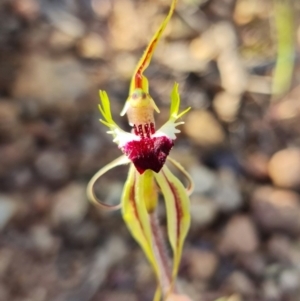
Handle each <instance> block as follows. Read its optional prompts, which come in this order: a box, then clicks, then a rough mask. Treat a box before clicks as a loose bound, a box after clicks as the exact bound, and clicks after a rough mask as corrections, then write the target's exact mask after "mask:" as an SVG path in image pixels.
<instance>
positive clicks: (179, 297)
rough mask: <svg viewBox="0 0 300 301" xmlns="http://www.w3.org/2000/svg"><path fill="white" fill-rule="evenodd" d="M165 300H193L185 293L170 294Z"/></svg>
mask: <svg viewBox="0 0 300 301" xmlns="http://www.w3.org/2000/svg"><path fill="white" fill-rule="evenodd" d="M166 301H193V300H192V299H190V298H189V297H188V296H185V295H178V294H171V295H170V296H168V298H167V299H166Z"/></svg>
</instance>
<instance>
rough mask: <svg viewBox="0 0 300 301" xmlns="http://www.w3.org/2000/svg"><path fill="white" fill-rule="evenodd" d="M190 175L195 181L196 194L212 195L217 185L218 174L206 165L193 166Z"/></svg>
mask: <svg viewBox="0 0 300 301" xmlns="http://www.w3.org/2000/svg"><path fill="white" fill-rule="evenodd" d="M188 172H189V174H190V175H191V177H192V179H193V180H194V184H195V188H194V193H195V194H197V193H198V194H201V195H203V194H205V195H209V194H211V193H212V192H213V191H214V190H215V188H216V185H217V182H218V178H217V176H216V174H215V173H214V172H213V171H212V170H210V169H209V168H207V167H206V166H204V165H200V166H199V165H196V164H195V165H193V166H192V167H191V168H190V169H189V170H188Z"/></svg>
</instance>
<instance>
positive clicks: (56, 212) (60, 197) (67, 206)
mask: <svg viewBox="0 0 300 301" xmlns="http://www.w3.org/2000/svg"><path fill="white" fill-rule="evenodd" d="M85 191H86V187H85V184H81V183H72V184H70V185H68V186H66V187H64V188H63V189H61V190H60V191H58V192H57V193H56V194H55V195H54V196H53V203H54V205H53V208H52V220H53V222H54V224H56V225H60V224H64V223H67V224H72V223H79V222H81V221H82V220H83V219H84V217H85V215H86V213H87V210H88V206H89V203H88V201H87V199H86V193H85Z"/></svg>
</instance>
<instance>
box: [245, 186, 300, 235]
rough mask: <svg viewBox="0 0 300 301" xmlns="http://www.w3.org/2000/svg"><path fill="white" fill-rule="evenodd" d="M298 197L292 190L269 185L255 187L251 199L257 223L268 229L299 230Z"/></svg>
mask: <svg viewBox="0 0 300 301" xmlns="http://www.w3.org/2000/svg"><path fill="white" fill-rule="evenodd" d="M299 203H300V199H299V195H298V194H297V193H295V192H293V191H289V190H282V189H275V188H272V187H270V186H262V187H259V188H257V189H256V190H255V191H254V193H253V196H252V199H251V207H252V212H253V215H254V217H255V218H256V220H257V221H258V223H259V224H260V225H261V226H262V227H263V228H264V229H265V230H268V231H274V230H285V231H288V232H289V233H299V231H300V205H299Z"/></svg>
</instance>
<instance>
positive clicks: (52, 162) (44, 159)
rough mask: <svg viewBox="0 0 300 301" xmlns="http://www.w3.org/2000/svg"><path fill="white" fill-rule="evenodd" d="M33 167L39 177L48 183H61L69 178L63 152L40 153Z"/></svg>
mask: <svg viewBox="0 0 300 301" xmlns="http://www.w3.org/2000/svg"><path fill="white" fill-rule="evenodd" d="M35 167H36V170H37V172H38V173H39V175H40V176H42V177H43V178H44V179H45V180H47V181H49V182H54V183H61V182H64V181H66V180H67V179H68V178H69V176H70V169H69V166H68V158H67V156H66V154H65V153H63V152H54V151H45V152H42V153H40V154H39V156H38V157H37V159H36V161H35Z"/></svg>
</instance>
